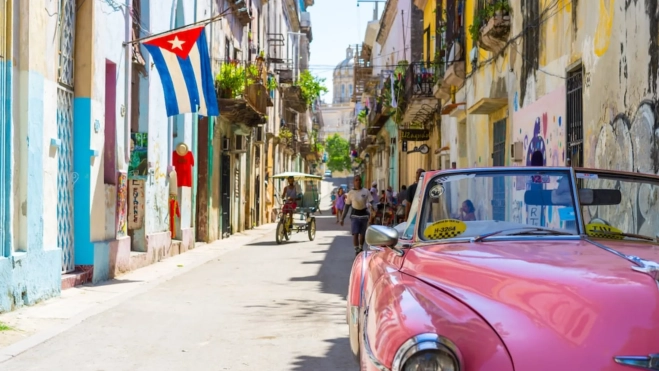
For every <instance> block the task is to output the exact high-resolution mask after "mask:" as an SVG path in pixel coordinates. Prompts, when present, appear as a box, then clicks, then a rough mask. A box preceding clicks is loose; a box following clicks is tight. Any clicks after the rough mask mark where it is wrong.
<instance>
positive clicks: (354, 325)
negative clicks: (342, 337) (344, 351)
mask: <svg viewBox="0 0 659 371" xmlns="http://www.w3.org/2000/svg"><path fill="white" fill-rule="evenodd" d="M348 334H349V335H348V336H349V338H350V350H352V355H353V356H355V358H356V359H357V361H358V362H359V307H358V306H356V305H351V306H350V320H349V322H348Z"/></svg>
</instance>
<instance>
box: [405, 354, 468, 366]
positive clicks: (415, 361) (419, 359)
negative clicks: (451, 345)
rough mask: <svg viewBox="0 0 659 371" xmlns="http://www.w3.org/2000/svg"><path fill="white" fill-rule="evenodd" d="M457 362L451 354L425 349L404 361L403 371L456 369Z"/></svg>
mask: <svg viewBox="0 0 659 371" xmlns="http://www.w3.org/2000/svg"><path fill="white" fill-rule="evenodd" d="M458 370H459V368H458V362H457V360H456V359H455V357H453V355H452V354H450V353H448V352H442V351H438V350H426V351H422V352H418V353H416V354H414V355H413V356H412V357H411V358H410V359H408V360H407V362H405V365H404V366H403V371H458Z"/></svg>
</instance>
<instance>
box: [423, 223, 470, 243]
mask: <svg viewBox="0 0 659 371" xmlns="http://www.w3.org/2000/svg"><path fill="white" fill-rule="evenodd" d="M466 230H467V224H465V222H463V221H462V220H457V219H444V220H439V221H436V222H434V223H432V224H430V225H429V226H428V227H426V229H425V230H424V231H423V235H424V236H425V237H426V238H427V239H429V240H443V239H446V238H453V237H457V236H459V235H461V234H463V233H465V231H466Z"/></svg>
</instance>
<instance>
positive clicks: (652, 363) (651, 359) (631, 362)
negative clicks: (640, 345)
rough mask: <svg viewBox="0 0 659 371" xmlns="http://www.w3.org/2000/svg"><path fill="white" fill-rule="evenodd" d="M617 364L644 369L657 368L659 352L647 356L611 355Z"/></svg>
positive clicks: (658, 367)
mask: <svg viewBox="0 0 659 371" xmlns="http://www.w3.org/2000/svg"><path fill="white" fill-rule="evenodd" d="M613 359H614V360H615V361H616V363H617V364H620V365H624V366H630V367H636V368H642V369H644V370H659V354H650V355H648V356H618V357H613Z"/></svg>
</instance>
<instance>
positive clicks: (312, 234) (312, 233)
mask: <svg viewBox="0 0 659 371" xmlns="http://www.w3.org/2000/svg"><path fill="white" fill-rule="evenodd" d="M307 231H308V233H309V241H313V240H314V238H316V218H312V219H311V221H309V223H307Z"/></svg>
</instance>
